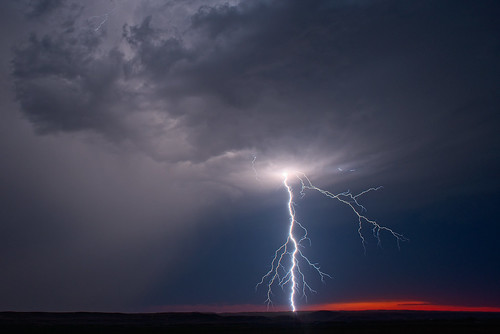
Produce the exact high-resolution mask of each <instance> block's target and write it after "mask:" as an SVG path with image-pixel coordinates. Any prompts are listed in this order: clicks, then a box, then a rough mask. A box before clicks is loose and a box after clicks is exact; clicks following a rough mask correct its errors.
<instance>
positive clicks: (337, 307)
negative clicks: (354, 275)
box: [303, 300, 500, 312]
mask: <svg viewBox="0 0 500 334" xmlns="http://www.w3.org/2000/svg"><path fill="white" fill-rule="evenodd" d="M303 310H304V311H306V310H307V311H317V310H324V311H376V310H381V311H382V310H387V311H456V312H500V307H488V306H459V305H437V304H432V303H429V302H425V301H415V300H410V301H407V300H391V301H369V302H351V303H331V304H320V305H311V306H305V307H303Z"/></svg>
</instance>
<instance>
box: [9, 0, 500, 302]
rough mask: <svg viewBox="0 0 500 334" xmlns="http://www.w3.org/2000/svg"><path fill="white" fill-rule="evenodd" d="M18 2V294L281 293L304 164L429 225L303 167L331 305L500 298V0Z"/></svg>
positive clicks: (12, 130)
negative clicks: (281, 258)
mask: <svg viewBox="0 0 500 334" xmlns="http://www.w3.org/2000/svg"><path fill="white" fill-rule="evenodd" d="M0 11H1V13H0V15H1V16H2V18H1V20H0V22H1V24H2V29H1V31H2V32H1V34H2V53H1V56H0V60H1V71H0V84H1V90H0V91H1V93H0V96H1V100H0V101H1V103H2V105H1V110H2V112H1V113H0V117H1V119H0V156H1V157H2V164H1V167H0V187H1V191H0V222H1V224H0V251H1V254H2V256H1V257H0V270H1V272H2V273H3V274H2V275H0V276H1V277H0V296H2V297H1V298H0V310H16V311H31V310H40V311H73V310H95V311H145V310H160V309H162V308H163V309H175V307H179V309H180V308H182V309H184V310H186V309H189V307H192V308H193V309H195V308H197V307H201V306H203V305H209V306H211V307H213V306H214V305H215V306H228V307H231V305H264V301H265V299H266V291H265V288H262V287H259V289H257V291H255V285H256V284H257V283H258V282H259V281H260V279H261V277H262V275H263V274H265V273H266V272H267V270H269V265H270V263H271V260H272V257H273V255H274V252H275V250H276V249H277V248H278V247H279V246H280V245H281V244H282V243H283V242H284V241H285V240H286V236H287V231H288V221H289V217H288V213H287V206H286V205H287V201H288V197H287V192H286V189H285V188H284V186H283V184H282V176H281V173H282V172H283V170H285V169H288V170H300V171H302V172H305V173H306V174H307V175H308V176H309V178H310V180H311V181H312V183H313V184H314V185H316V186H317V187H319V188H322V189H325V190H328V191H331V192H332V193H340V192H343V191H346V190H351V191H352V192H353V193H359V192H361V191H363V190H364V189H368V188H370V187H373V186H380V185H382V186H383V189H381V190H379V191H376V192H370V193H368V194H366V195H364V196H363V197H362V198H360V202H362V204H363V205H364V206H365V207H366V209H367V212H366V216H367V217H368V218H370V219H374V220H376V221H377V222H378V223H380V224H381V225H383V226H387V227H389V228H392V229H393V230H394V231H396V232H398V233H402V234H403V235H404V236H406V237H407V238H409V239H410V240H409V241H407V242H402V243H401V245H400V246H401V247H400V249H398V247H397V244H396V242H395V240H394V238H393V237H392V236H391V235H390V234H388V233H384V232H382V234H381V241H382V247H377V242H376V239H374V238H373V237H371V236H370V227H369V226H368V224H365V225H364V230H363V231H364V233H365V234H364V235H365V236H366V238H367V239H366V240H367V244H366V254H365V253H364V251H363V246H362V244H361V240H360V238H359V235H358V231H357V229H358V225H357V224H358V222H357V217H356V216H355V214H354V213H353V212H352V211H351V210H350V208H349V207H347V206H346V205H344V204H342V203H340V202H338V201H335V200H332V199H329V198H326V197H324V196H322V195H321V194H320V193H318V192H314V191H312V190H309V191H306V195H305V196H304V197H303V198H299V197H300V196H299V194H298V193H299V189H298V184H297V182H296V181H297V180H295V183H293V181H292V183H293V189H294V194H295V195H296V202H295V203H296V207H295V208H296V214H297V219H298V220H299V221H300V222H301V223H302V224H303V225H305V226H306V227H307V229H308V231H309V236H310V239H311V245H308V244H306V247H305V248H304V249H303V251H304V253H305V254H307V256H308V257H309V258H310V259H311V261H313V262H318V263H320V265H321V268H322V270H324V271H325V272H327V273H329V274H331V275H332V276H333V278H332V279H327V280H326V284H322V283H321V282H319V281H318V279H317V278H316V276H314V275H313V274H314V273H310V274H311V275H310V276H309V277H310V284H311V286H312V287H313V288H314V289H315V290H317V292H318V293H317V294H312V295H310V296H309V304H311V305H319V304H327V303H340V302H353V301H379V300H413V301H424V302H429V303H433V304H440V305H462V306H492V307H500V304H499V300H500V288H499V286H498V281H499V279H500V269H499V266H498V263H500V252H499V251H498V249H497V238H498V235H499V234H500V224H499V223H500V221H499V218H498V213H497V208H498V207H499V204H500V203H499V201H500V192H499V189H500V178H499V177H498V171H499V170H500V136H499V134H498V129H499V128H500V116H499V112H498V111H499V109H500V93H499V92H500V65H499V62H498V59H500V42H499V38H498V36H500V31H499V30H500V29H499V23H498V16H499V15H498V14H500V10H499V6H498V4H497V2H496V1H392V0H380V1H370V0H328V1H327V0H318V1H299V0H296V1H295V0H290V1H274V0H258V1H239V0H232V1H219V0H213V1H201V0H192V1H175V0H172V1H159V0H158V1H153V0H149V1H107V2H104V1H88V2H85V3H84V4H82V3H80V2H77V1H70V0H39V1H3V2H2V3H1V4H0ZM255 157H256V159H255V161H254V164H253V165H252V160H253V159H254V158H255ZM253 167H254V168H255V171H254V170H253ZM286 298H287V294H286V293H282V292H281V291H280V290H279V289H278V290H275V295H274V300H275V302H276V304H277V305H278V306H279V305H285V304H287V301H286V300H285V299H286ZM298 304H299V309H300V306H303V305H305V301H304V300H302V299H299V300H298ZM200 305H201V306H200ZM235 309H236V306H235Z"/></svg>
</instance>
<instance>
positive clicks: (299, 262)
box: [256, 171, 407, 312]
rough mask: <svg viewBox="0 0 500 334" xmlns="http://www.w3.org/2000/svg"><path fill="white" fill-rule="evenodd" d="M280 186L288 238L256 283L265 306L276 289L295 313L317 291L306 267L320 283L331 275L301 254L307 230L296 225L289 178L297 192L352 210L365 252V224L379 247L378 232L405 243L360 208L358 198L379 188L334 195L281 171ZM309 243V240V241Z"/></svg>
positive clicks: (301, 175)
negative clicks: (311, 192) (322, 197)
mask: <svg viewBox="0 0 500 334" xmlns="http://www.w3.org/2000/svg"><path fill="white" fill-rule="evenodd" d="M282 176H283V185H284V187H285V189H286V190H287V192H288V204H287V205H288V214H289V217H290V221H289V226H288V236H287V239H286V241H285V242H284V243H283V244H282V245H281V246H280V247H279V248H278V249H277V250H276V252H275V254H274V258H273V260H272V262H271V268H270V269H269V271H268V272H267V273H266V274H265V275H264V276H263V277H262V279H261V281H260V282H259V283H258V284H257V286H256V288H258V287H259V286H260V285H264V286H266V288H267V299H266V301H265V302H266V303H267V305H268V307H269V306H270V305H272V304H273V299H272V297H273V291H274V289H275V288H276V287H280V288H281V289H282V290H284V291H288V299H289V305H290V309H291V310H292V311H293V312H295V311H296V310H297V299H298V298H300V299H305V300H307V295H308V294H309V293H314V292H316V291H315V290H314V289H313V288H312V287H311V286H310V285H309V284H308V282H307V279H306V277H305V275H304V269H305V267H309V268H310V269H313V272H315V273H316V274H317V275H318V276H319V278H320V279H321V281H322V282H324V280H325V278H327V277H329V278H331V276H330V275H329V274H327V273H325V272H323V271H322V270H321V269H320V266H319V265H318V264H317V263H313V262H311V261H310V260H309V259H308V258H307V257H306V256H305V255H304V253H303V251H302V249H301V248H302V246H303V243H304V242H305V241H306V240H309V238H308V236H307V229H306V228H305V226H304V225H303V224H301V223H299V222H298V221H297V219H296V217H295V207H294V189H293V188H292V186H291V185H290V178H296V181H298V182H297V183H300V191H299V193H300V194H301V195H302V196H304V195H305V192H306V191H307V190H315V191H318V192H320V193H321V194H323V195H325V196H326V197H329V198H331V199H334V200H338V201H340V202H342V203H344V204H345V205H347V206H348V207H350V208H351V210H352V212H353V213H354V214H355V216H356V217H357V220H358V234H359V237H360V239H361V244H362V246H363V248H364V249H365V252H366V240H365V237H364V236H363V234H362V228H363V226H364V225H368V226H369V227H370V228H371V230H372V233H373V236H374V237H375V239H376V240H377V243H378V245H379V246H380V243H381V241H380V233H381V232H382V231H385V232H387V233H390V234H391V235H392V236H393V237H394V238H395V239H396V242H397V245H398V247H399V243H400V242H401V241H405V240H407V238H406V237H404V236H403V235H402V234H399V233H397V232H394V231H393V230H392V229H390V228H388V227H385V226H382V225H379V224H378V223H377V222H376V221H374V220H372V219H369V218H368V217H366V216H365V215H364V214H363V212H365V211H366V209H365V207H364V206H363V205H361V204H360V203H359V202H358V200H359V198H360V197H361V196H362V195H364V194H366V193H368V192H370V191H376V190H379V189H380V188H381V187H377V188H369V189H367V190H364V191H362V192H361V193H359V194H356V195H354V194H352V193H351V192H350V191H346V192H342V193H339V194H333V193H331V192H329V191H327V190H323V189H320V188H318V187H316V186H314V185H313V184H312V183H311V181H310V180H309V178H308V177H307V176H306V175H305V174H304V173H302V172H297V171H295V172H292V173H289V172H284V173H283V174H282ZM309 241H310V240H309Z"/></svg>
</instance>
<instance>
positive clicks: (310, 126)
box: [13, 1, 498, 161]
mask: <svg viewBox="0 0 500 334" xmlns="http://www.w3.org/2000/svg"><path fill="white" fill-rule="evenodd" d="M341 3H342V2H339V3H338V5H332V3H331V2H326V1H324V2H322V1H319V2H314V3H312V4H311V3H307V4H306V3H304V2H301V1H290V2H287V3H286V4H283V3H281V2H275V1H256V2H252V3H246V2H243V3H241V4H238V5H228V4H226V5H216V6H203V7H200V9H199V10H198V11H197V12H195V13H194V14H193V15H192V16H191V17H190V22H191V23H190V25H189V27H188V29H187V30H186V31H185V32H184V33H183V34H182V36H178V35H172V34H171V33H169V31H170V30H171V29H170V30H169V29H168V28H167V27H164V26H162V23H161V22H155V19H154V15H153V16H151V15H150V16H148V17H146V18H145V19H144V20H143V21H142V22H141V23H139V24H138V25H126V26H125V27H124V39H123V41H122V43H123V44H122V46H126V47H128V48H129V49H130V50H131V52H132V54H131V57H130V55H128V57H126V58H127V60H125V57H124V55H123V52H122V51H118V49H113V50H111V51H102V49H101V48H100V47H99V45H100V43H101V42H102V40H101V37H102V36H101V35H100V34H96V33H95V32H94V31H90V30H88V31H75V32H73V33H70V34H63V35H47V36H44V37H41V38H40V37H36V36H35V35H33V36H32V37H31V38H30V40H29V42H28V44H27V46H25V47H23V48H20V49H18V51H17V52H16V57H15V59H14V62H13V64H14V72H13V74H14V77H15V78H16V82H17V95H18V98H19V100H20V102H21V105H22V107H23V110H24V112H25V114H26V115H27V116H28V117H29V118H30V119H31V120H32V121H33V122H34V123H35V124H36V126H37V127H38V128H39V129H42V130H44V131H46V132H47V131H61V130H62V131H75V130H92V131H96V132H98V133H101V134H104V135H105V136H107V137H110V138H121V139H124V138H126V139H132V140H134V141H139V142H141V144H140V145H141V146H148V144H147V143H145V142H144V141H147V139H146V138H144V137H143V136H142V137H141V138H137V136H138V135H137V132H138V131H137V129H134V125H133V124H128V126H125V125H123V123H124V119H127V117H129V115H130V114H138V115H141V114H143V113H144V112H148V111H150V110H148V108H150V107H151V106H150V105H151V104H154V105H156V107H155V111H154V112H155V113H156V114H158V115H160V116H161V115H162V114H163V115H164V117H167V118H168V119H169V120H170V121H171V122H175V124H176V129H177V131H180V132H182V133H183V134H184V136H185V138H186V140H187V144H188V145H189V146H191V147H192V149H191V154H189V155H187V156H186V155H184V158H183V159H185V158H187V159H189V160H193V161H199V160H200V159H201V160H206V159H208V158H210V157H213V156H217V155H220V154H223V153H224V152H227V151H231V150H233V151H234V150H241V149H256V150H258V151H266V150H268V149H269V148H270V150H276V149H281V150H288V148H286V147H283V142H290V143H291V145H292V146H297V145H301V143H304V142H311V143H314V145H316V146H317V147H318V148H319V150H326V151H331V150H332V149H336V150H337V149H338V148H339V147H346V148H348V149H349V150H350V151H351V153H350V156H346V157H345V158H346V159H350V160H356V159H361V157H362V156H365V155H367V154H370V155H375V154H376V153H383V152H386V151H387V152H388V151H390V153H393V150H392V149H391V148H390V147H389V146H392V145H391V143H393V142H395V141H397V142H400V143H401V142H406V144H407V145H408V146H412V147H415V146H418V147H419V146H421V145H424V144H426V143H430V142H432V143H435V142H442V141H443V140H450V138H451V137H450V136H448V135H447V132H449V131H463V129H461V128H454V127H453V125H454V124H451V123H450V124H442V126H441V127H436V126H435V125H434V128H432V127H429V126H428V124H429V123H433V122H434V120H435V119H446V118H449V117H453V116H452V114H453V112H454V109H457V108H464V107H463V105H470V104H471V103H474V102H472V101H478V100H481V99H487V100H489V101H491V99H492V98H493V99H495V98H494V97H492V94H494V92H493V91H491V90H490V89H489V88H488V87H491V85H492V84H494V81H495V77H496V76H495V75H494V74H493V73H496V72H498V68H497V66H495V65H493V64H491V65H493V66H495V68H493V69H492V68H491V67H489V68H486V67H485V66H484V65H483V64H484V61H487V62H489V63H492V59H491V58H490V59H486V60H485V59H483V60H482V61H481V60H480V57H484V56H486V57H491V55H492V54H495V52H497V51H498V46H495V44H492V42H491V34H492V33H493V30H492V29H493V28H494V27H493V26H490V25H489V23H488V22H486V23H485V24H483V25H481V26H479V25H474V21H475V20H477V19H476V17H478V15H483V14H486V15H487V13H484V9H483V8H482V7H481V5H468V6H467V5H462V4H458V5H455V6H454V8H455V9H454V12H453V13H452V15H451V16H448V9H447V8H446V7H445V6H443V5H438V4H435V3H432V2H424V3H422V4H420V5H408V4H402V3H399V2H392V1H386V2H381V3H379V2H361V3H353V4H347V3H345V4H344V5H343V6H341V5H339V4H341ZM421 21H425V22H426V25H425V26H421V25H419V22H421ZM464 22H469V23H464ZM465 29H467V31H465ZM457 32H461V33H460V34H459V35H460V36H461V37H460V39H456V37H455V36H457ZM478 37H479V39H478ZM451 56H453V61H451V62H450V61H449V59H450V58H451ZM465 61H468V64H474V63H475V64H476V66H474V67H472V68H460V67H458V66H459V64H462V63H463V62H465ZM467 77H468V79H467V80H474V81H475V82H476V88H474V89H473V90H470V89H469V88H468V87H469V81H465V82H464V81H463V80H464V79H465V78H467ZM133 82H134V84H135V82H137V84H136V85H140V86H141V87H142V88H143V89H142V90H141V92H140V93H139V92H138V91H135V92H131V91H130V90H129V89H127V87H128V86H127V85H128V84H131V83H133ZM120 83H123V84H120ZM438 91H439V94H437V92H438ZM435 92H436V93H435ZM424 96H425V97H424ZM450 99H452V100H453V101H452V102H451V103H447V100H450ZM139 100H148V101H149V104H148V105H147V106H144V105H141V103H140V102H139ZM124 101H126V102H125V103H124ZM479 103H480V102H479ZM70 104H73V107H72V108H71V109H72V111H70V112H68V109H70V108H68V106H69V105H70ZM445 105H446V106H445ZM478 112H479V113H482V111H475V113H474V115H472V114H471V115H470V116H469V117H471V118H472V119H475V118H476V117H477V115H478ZM228 124H230V125H231V126H227V125H228ZM143 130H144V128H141V129H140V132H143ZM163 131H164V132H168V131H171V130H166V129H164V130H163ZM160 132H161V131H160ZM156 133H157V132H156ZM367 138H369V139H368V140H367ZM406 149H411V148H410V147H408V148H406ZM406 149H405V150H406ZM292 151H293V150H292ZM164 155H165V154H164ZM157 156H158V157H160V158H161V156H162V154H157ZM164 158H166V159H174V160H175V159H177V158H178V157H169V156H168V153H167V154H166V155H165V156H164Z"/></svg>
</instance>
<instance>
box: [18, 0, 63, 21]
mask: <svg viewBox="0 0 500 334" xmlns="http://www.w3.org/2000/svg"><path fill="white" fill-rule="evenodd" d="M65 3H66V1H65V0H30V2H29V3H28V5H27V6H28V8H27V11H26V16H28V17H29V18H37V17H41V16H44V15H48V14H50V12H53V11H54V10H56V9H57V8H59V7H61V6H62V5H63V4H65Z"/></svg>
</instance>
